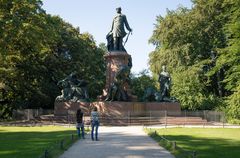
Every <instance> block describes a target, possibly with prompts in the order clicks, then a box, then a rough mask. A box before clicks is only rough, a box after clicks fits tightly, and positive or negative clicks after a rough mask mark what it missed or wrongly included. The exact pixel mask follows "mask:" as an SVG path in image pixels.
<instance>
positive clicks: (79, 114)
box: [76, 109, 85, 139]
mask: <svg viewBox="0 0 240 158" xmlns="http://www.w3.org/2000/svg"><path fill="white" fill-rule="evenodd" d="M76 118H77V124H76V128H77V134H78V137H79V138H81V133H82V138H83V139H85V137H84V122H83V112H82V110H81V109H78V110H77V114H76ZM80 129H81V131H80Z"/></svg>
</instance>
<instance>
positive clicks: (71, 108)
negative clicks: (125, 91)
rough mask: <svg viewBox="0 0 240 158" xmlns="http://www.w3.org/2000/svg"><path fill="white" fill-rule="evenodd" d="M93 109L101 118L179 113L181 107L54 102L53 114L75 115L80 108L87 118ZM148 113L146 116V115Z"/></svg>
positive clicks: (159, 103)
mask: <svg viewBox="0 0 240 158" xmlns="http://www.w3.org/2000/svg"><path fill="white" fill-rule="evenodd" d="M93 107H97V108H98V111H99V112H100V114H101V115H102V116H119V117H121V116H127V115H129V114H131V115H136V116H137V115H138V116H144V115H149V112H151V113H152V115H154V113H156V115H158V114H159V111H167V112H175V113H180V112H181V107H180V104H179V103H177V102H174V103H173V102H118V101H114V102H92V103H87V102H55V106H54V114H55V115H66V114H69V112H70V113H75V112H76V111H77V109H78V108H81V109H82V111H83V112H84V113H85V116H89V115H90V112H91V110H92V108H93ZM147 113H148V114H147Z"/></svg>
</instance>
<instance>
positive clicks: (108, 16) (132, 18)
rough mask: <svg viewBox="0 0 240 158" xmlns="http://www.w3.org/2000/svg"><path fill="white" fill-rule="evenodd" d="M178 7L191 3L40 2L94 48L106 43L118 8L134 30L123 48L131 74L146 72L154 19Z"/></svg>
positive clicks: (178, 0)
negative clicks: (86, 37)
mask: <svg viewBox="0 0 240 158" xmlns="http://www.w3.org/2000/svg"><path fill="white" fill-rule="evenodd" d="M179 5H182V6H185V7H188V8H191V7H192V2H191V0H64V1H63V0H61V1H60V0H43V8H44V9H45V10H46V12H47V13H49V14H52V15H59V16H60V17H61V18H63V19H64V20H65V21H66V22H69V23H71V24H72V25H73V26H74V27H80V32H89V33H90V34H92V35H93V37H94V39H95V41H96V43H97V44H99V43H101V42H104V43H106V34H107V33H108V32H109V31H110V28H111V24H112V19H113V17H114V16H115V14H116V10H115V9H116V8H117V7H121V8H122V13H123V14H125V15H126V16H127V19H128V23H129V25H130V27H131V28H132V29H133V34H132V35H131V36H130V37H129V39H128V42H127V43H126V45H125V48H126V50H127V52H128V53H129V54H130V55H131V56H132V62H133V67H132V72H133V73H138V72H140V71H141V70H143V69H148V68H149V66H148V55H149V53H150V52H151V51H153V50H154V46H153V45H151V44H149V43H148V40H149V38H150V37H151V35H152V32H153V29H154V23H155V22H156V16H157V15H161V16H165V15H166V9H167V8H168V9H170V10H175V9H176V8H177V7H178V6H179Z"/></svg>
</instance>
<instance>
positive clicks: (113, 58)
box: [104, 51, 131, 90]
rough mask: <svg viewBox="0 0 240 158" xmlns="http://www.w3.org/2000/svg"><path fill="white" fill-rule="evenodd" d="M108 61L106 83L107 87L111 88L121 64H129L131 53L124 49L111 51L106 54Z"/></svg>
mask: <svg viewBox="0 0 240 158" xmlns="http://www.w3.org/2000/svg"><path fill="white" fill-rule="evenodd" d="M104 58H105V59H106V63H107V72H106V85H105V89H106V90H107V89H109V88H110V86H111V84H112V83H113V81H114V77H115V75H116V73H117V71H118V70H119V68H120V67H121V66H124V65H128V64H129V60H131V55H129V54H128V53H127V52H123V51H111V52H109V53H108V54H107V55H105V56H104Z"/></svg>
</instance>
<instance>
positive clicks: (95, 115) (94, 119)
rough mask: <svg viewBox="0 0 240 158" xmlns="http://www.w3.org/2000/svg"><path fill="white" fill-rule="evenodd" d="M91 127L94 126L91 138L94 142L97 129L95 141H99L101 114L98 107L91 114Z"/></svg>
mask: <svg viewBox="0 0 240 158" xmlns="http://www.w3.org/2000/svg"><path fill="white" fill-rule="evenodd" d="M91 125H92V131H91V138H92V140H94V129H95V140H96V141H98V127H99V114H98V112H97V107H94V108H93V111H92V112H91Z"/></svg>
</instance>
